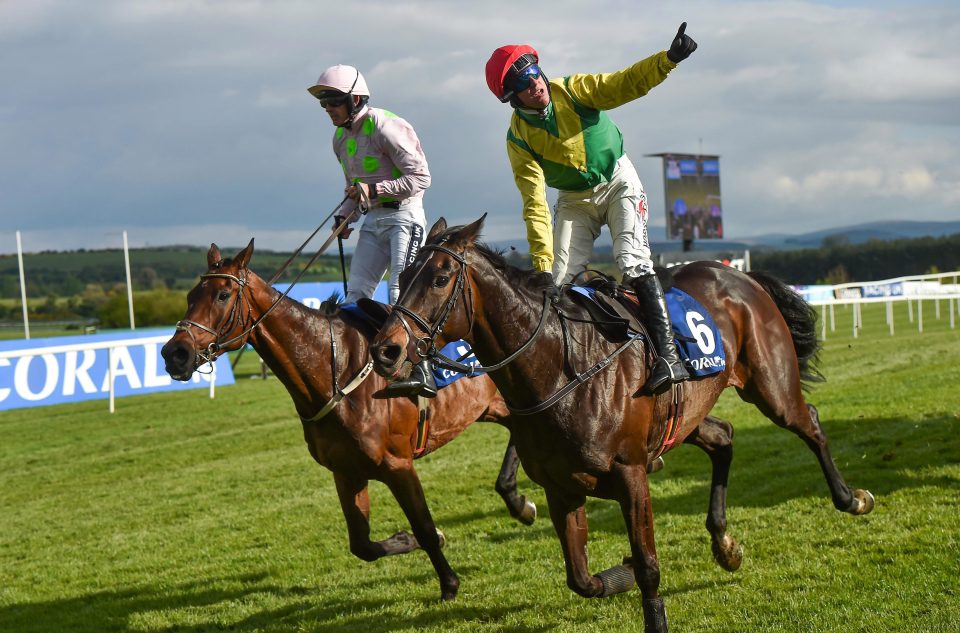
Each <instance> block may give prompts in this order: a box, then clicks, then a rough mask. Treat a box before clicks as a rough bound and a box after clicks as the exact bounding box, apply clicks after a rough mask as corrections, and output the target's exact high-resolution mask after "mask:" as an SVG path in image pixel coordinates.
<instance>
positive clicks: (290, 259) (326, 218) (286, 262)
mask: <svg viewBox="0 0 960 633" xmlns="http://www.w3.org/2000/svg"><path fill="white" fill-rule="evenodd" d="M346 199H347V196H343V200H341V201H340V202H338V203H337V205H336V206H335V207H333V211H331V212H330V214H329V215H327V217H325V218H324V219H323V222H321V223H320V225H319V226H317V228H315V229H314V230H313V233H311V234H310V237H308V238H307V239H305V240H304V241H303V244H301V245H300V248H298V249H297V250H295V251H293V254H292V255H290V257H289V259H287V261H285V262H283V266H281V267H280V269H279V270H277V272H275V273H274V274H273V277H271V278H270V281H268V282H267V285H268V286H272V285H273V284H274V283H275V282H276V281H277V279H279V278H280V275H282V274H283V271H285V270H286V269H287V266H289V265H290V262H292V261H293V260H294V258H296V257H297V256H298V255H299V254H300V253H301V252H302V251H303V247H304V246H306V245H307V244H309V243H310V240H312V239H313V236H314V235H316V234H317V233H318V232H319V231H320V229H322V228H323V225H324V224H326V223H327V221H328V220H329V219H330V218H331V217H333V214H334V213H336V212H337V209H339V208H340V205H342V204H343V202H344V200H346Z"/></svg>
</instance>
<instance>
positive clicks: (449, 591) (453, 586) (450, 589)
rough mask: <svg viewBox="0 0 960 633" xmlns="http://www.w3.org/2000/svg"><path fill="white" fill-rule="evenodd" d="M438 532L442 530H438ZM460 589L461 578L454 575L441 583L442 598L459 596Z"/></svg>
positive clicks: (449, 598)
mask: <svg viewBox="0 0 960 633" xmlns="http://www.w3.org/2000/svg"><path fill="white" fill-rule="evenodd" d="M437 531H438V532H439V531H440V530H437ZM459 590H460V579H459V578H457V577H456V575H454V576H453V578H451V579H449V580H447V581H446V582H441V583H440V599H441V600H443V601H444V602H449V601H451V600H453V599H454V598H456V597H457V592H458V591H459Z"/></svg>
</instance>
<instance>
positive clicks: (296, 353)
mask: <svg viewBox="0 0 960 633" xmlns="http://www.w3.org/2000/svg"><path fill="white" fill-rule="evenodd" d="M251 282H252V283H250V284H249V287H250V297H249V301H250V308H251V317H252V320H253V321H254V322H255V321H257V320H259V319H260V318H261V317H262V316H263V315H264V314H266V313H267V311H268V310H270V313H269V314H268V315H267V316H266V318H264V319H263V320H262V321H260V323H259V325H257V327H256V328H254V330H253V331H252V332H251V333H250V344H251V345H252V346H253V348H254V349H255V350H256V351H257V353H258V354H259V355H260V358H262V359H263V361H264V362H265V363H266V364H267V366H268V367H269V368H270V370H271V371H272V372H273V374H274V375H275V376H277V378H278V379H279V380H280V381H281V382H282V383H283V384H284V386H285V387H286V388H287V391H289V392H290V395H291V397H293V399H294V400H295V401H296V402H301V401H302V402H307V401H316V399H317V398H318V397H320V396H321V395H322V394H330V393H332V385H333V378H332V371H331V366H332V362H331V357H330V348H331V343H330V340H331V339H330V337H331V333H334V334H333V335H334V336H336V333H335V332H336V329H337V328H334V327H332V325H331V323H330V319H331V317H330V316H327V315H324V314H321V313H319V312H317V311H315V310H309V309H308V308H307V307H306V306H303V305H301V304H300V303H298V302H296V301H294V300H293V299H290V298H289V297H282V295H281V293H280V292H278V291H277V290H275V289H274V288H272V287H271V286H269V285H267V283H266V282H265V281H263V280H262V279H260V278H255V279H252V280H251ZM277 301H279V304H278V305H277V306H276V307H275V308H273V309H272V310H271V307H272V306H273V304H274V303H276V302H277ZM341 338H342V337H341ZM358 338H363V337H358ZM361 344H362V345H366V341H362V342H361ZM337 346H338V352H339V355H340V359H339V360H340V364H344V362H345V360H346V359H347V358H348V356H349V355H351V354H352V352H353V348H355V346H356V345H355V344H354V345H351V346H349V349H348V345H346V344H345V342H343V341H341V340H337ZM363 351H365V348H364V350H363ZM340 371H343V368H341V369H340Z"/></svg>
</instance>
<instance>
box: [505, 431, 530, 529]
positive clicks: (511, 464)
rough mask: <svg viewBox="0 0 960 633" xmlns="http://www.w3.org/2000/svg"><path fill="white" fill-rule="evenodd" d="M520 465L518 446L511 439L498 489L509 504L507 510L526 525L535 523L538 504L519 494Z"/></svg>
mask: <svg viewBox="0 0 960 633" xmlns="http://www.w3.org/2000/svg"><path fill="white" fill-rule="evenodd" d="M519 467H520V458H519V457H518V456H517V447H516V446H514V445H513V442H512V441H511V442H510V443H509V444H507V451H506V453H504V455H503V464H502V465H501V466H500V474H499V475H498V476H497V483H496V486H495V488H496V490H497V494H499V495H500V496H501V497H502V498H503V502H504V503H506V504H507V510H509V511H510V516H512V517H513V518H514V519H516V520H517V521H520V523H523V524H524V525H533V522H534V521H535V520H536V518H537V506H536V505H535V504H534V503H533V502H532V501H530V500H529V499H527V498H526V497H525V496H523V495H519V494H517V469H518V468H519Z"/></svg>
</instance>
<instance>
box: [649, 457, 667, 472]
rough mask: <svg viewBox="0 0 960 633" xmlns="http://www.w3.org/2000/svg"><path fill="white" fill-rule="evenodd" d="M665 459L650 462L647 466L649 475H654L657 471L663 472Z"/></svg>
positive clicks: (659, 458) (660, 458) (658, 458)
mask: <svg viewBox="0 0 960 633" xmlns="http://www.w3.org/2000/svg"><path fill="white" fill-rule="evenodd" d="M663 466H664V464H663V457H657V458H656V459H655V460H653V461H652V462H650V465H649V466H647V473H648V474H651V475H652V474H653V473H655V472H657V471H660V470H663Z"/></svg>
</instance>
